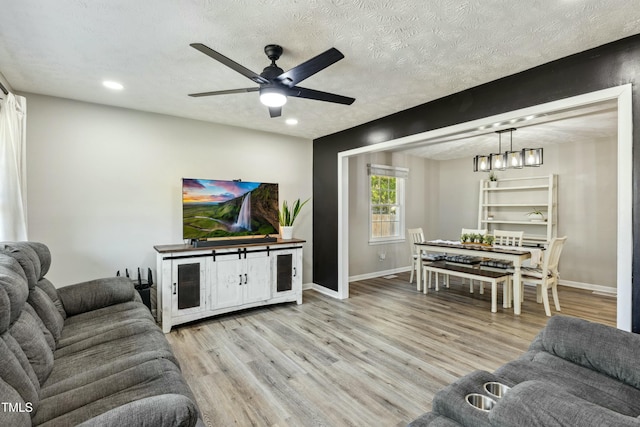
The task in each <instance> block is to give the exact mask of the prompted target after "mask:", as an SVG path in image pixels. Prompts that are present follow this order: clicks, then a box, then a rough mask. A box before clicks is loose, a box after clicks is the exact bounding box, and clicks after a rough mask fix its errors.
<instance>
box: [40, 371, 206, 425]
mask: <svg viewBox="0 0 640 427" xmlns="http://www.w3.org/2000/svg"><path fill="white" fill-rule="evenodd" d="M166 393H172V394H178V395H182V396H186V397H188V398H189V399H190V400H192V401H193V396H192V394H191V390H190V389H189V387H188V386H187V384H186V383H185V381H184V379H183V378H182V374H181V373H180V370H179V369H178V367H177V366H175V365H174V364H173V363H172V362H171V361H169V360H166V359H155V360H149V361H146V362H143V363H141V364H138V365H136V366H132V367H130V368H129V369H126V370H124V371H121V372H117V373H115V374H113V375H111V376H108V377H105V378H102V379H99V380H97V381H94V382H90V383H88V384H86V385H83V386H79V387H77V388H74V389H72V390H69V391H68V392H66V393H60V394H56V395H54V396H51V397H48V398H45V399H42V401H41V402H40V405H39V407H38V411H37V413H36V414H35V417H34V418H33V421H34V424H38V425H39V424H41V423H45V422H46V421H50V423H51V425H76V424H78V423H81V422H84V421H86V420H89V419H90V418H92V417H95V416H98V415H100V414H103V413H105V412H107V411H109V410H112V409H114V408H117V407H119V406H122V405H126V404H127V403H130V402H133V401H137V400H139V399H144V398H147V397H151V396H157V395H162V394H166ZM196 419H197V417H196V418H194V419H193V424H195V421H196ZM120 422H122V421H120ZM44 425H45V426H46V425H48V424H46V423H45V424H44ZM118 425H123V424H118Z"/></svg>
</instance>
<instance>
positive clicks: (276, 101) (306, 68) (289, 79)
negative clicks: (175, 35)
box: [189, 43, 355, 117]
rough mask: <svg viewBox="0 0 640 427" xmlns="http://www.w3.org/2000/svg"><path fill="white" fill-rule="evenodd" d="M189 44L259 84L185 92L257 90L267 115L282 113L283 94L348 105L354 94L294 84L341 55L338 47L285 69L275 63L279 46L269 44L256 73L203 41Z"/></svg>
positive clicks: (219, 93) (284, 96) (194, 94)
mask: <svg viewBox="0 0 640 427" xmlns="http://www.w3.org/2000/svg"><path fill="white" fill-rule="evenodd" d="M189 46H191V47H193V48H194V49H197V50H199V51H200V52H202V53H204V54H205V55H207V56H210V57H211V58H213V59H215V60H216V61H219V62H221V63H222V64H224V65H226V66H227V67H229V68H231V69H232V70H234V71H237V72H238V73H240V74H242V75H243V76H245V77H248V78H249V79H251V80H253V81H254V82H256V83H258V84H259V85H260V86H259V87H249V88H243V89H230V90H219V91H214V92H201V93H191V94H189V96H194V97H199V96H211V95H228V94H233V93H244V92H260V102H262V103H263V104H264V105H266V106H267V107H269V115H270V116H271V117H279V116H280V115H281V114H282V106H283V105H284V104H285V103H286V102H287V96H294V97H298V98H306V99H315V100H317V101H326V102H335V103H337V104H345V105H351V104H353V101H355V98H349V97H346V96H342V95H336V94H333V93H328V92H321V91H318V90H314V89H307V88H304V87H300V86H296V85H297V84H298V83H300V82H301V81H302V80H304V79H306V78H308V77H311V76H312V75H314V74H315V73H317V72H318V71H321V70H323V69H325V68H327V67H328V66H329V65H331V64H333V63H335V62H338V61H339V60H341V59H342V58H344V55H343V54H342V53H341V52H340V51H339V50H338V49H336V48H333V47H332V48H331V49H329V50H327V51H326V52H323V53H321V54H320V55H317V56H315V57H313V58H311V59H309V60H308V61H306V62H303V63H302V64H300V65H298V66H296V67H293V68H292V69H290V70H289V71H287V72H284V71H283V70H282V68H280V67H278V66H277V65H276V61H277V60H278V59H279V58H280V55H282V47H280V46H278V45H276V44H269V45H267V46H265V47H264V53H265V54H266V55H267V57H268V58H269V59H270V60H271V65H268V66H267V67H266V68H265V69H264V70H262V73H260V74H257V73H254V72H253V71H251V70H249V69H248V68H245V67H243V66H242V65H240V64H238V63H237V62H235V61H233V60H231V59H229V58H227V57H226V56H224V55H222V54H220V53H218V52H216V51H215V50H213V49H211V48H209V47H207V46H205V45H203V44H202V43H191V44H190V45H189Z"/></svg>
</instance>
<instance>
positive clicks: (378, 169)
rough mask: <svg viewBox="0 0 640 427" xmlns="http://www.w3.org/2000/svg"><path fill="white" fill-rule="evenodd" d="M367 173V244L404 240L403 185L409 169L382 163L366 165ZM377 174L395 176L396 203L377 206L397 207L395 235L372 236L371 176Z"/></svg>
mask: <svg viewBox="0 0 640 427" xmlns="http://www.w3.org/2000/svg"><path fill="white" fill-rule="evenodd" d="M368 171H369V173H368V174H367V187H368V191H367V195H368V199H369V223H368V227H369V245H381V244H386V243H396V242H404V241H406V236H405V210H406V197H405V187H406V180H407V176H408V172H409V170H408V169H406V168H398V167H393V166H384V165H368ZM373 176H378V177H382V178H395V180H396V203H395V204H382V205H377V206H397V208H398V209H399V211H400V212H399V215H398V235H396V236H384V237H374V236H373V207H374V203H373V201H372V200H371V199H372V188H371V177H373Z"/></svg>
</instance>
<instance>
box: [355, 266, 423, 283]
mask: <svg viewBox="0 0 640 427" xmlns="http://www.w3.org/2000/svg"><path fill="white" fill-rule="evenodd" d="M406 271H411V266H408V267H399V268H392V269H390V270H383V271H374V272H373V273H365V274H358V275H357V276H349V283H351V282H357V281H358V280H366V279H373V278H375V277H382V276H388V275H390V274H396V273H404V272H406Z"/></svg>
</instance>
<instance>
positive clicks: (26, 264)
mask: <svg viewBox="0 0 640 427" xmlns="http://www.w3.org/2000/svg"><path fill="white" fill-rule="evenodd" d="M0 253H1V254H5V255H8V256H10V257H12V258H14V259H15V260H16V261H18V263H19V264H20V267H22V270H23V271H24V273H25V275H26V277H27V284H28V285H29V288H33V287H34V286H35V285H36V283H38V280H39V279H40V271H41V270H40V258H39V257H38V254H37V253H36V251H34V250H33V249H32V248H31V247H30V246H29V245H28V244H27V243H26V242H5V243H1V244H0Z"/></svg>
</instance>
